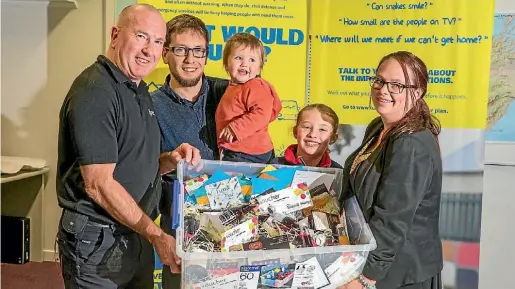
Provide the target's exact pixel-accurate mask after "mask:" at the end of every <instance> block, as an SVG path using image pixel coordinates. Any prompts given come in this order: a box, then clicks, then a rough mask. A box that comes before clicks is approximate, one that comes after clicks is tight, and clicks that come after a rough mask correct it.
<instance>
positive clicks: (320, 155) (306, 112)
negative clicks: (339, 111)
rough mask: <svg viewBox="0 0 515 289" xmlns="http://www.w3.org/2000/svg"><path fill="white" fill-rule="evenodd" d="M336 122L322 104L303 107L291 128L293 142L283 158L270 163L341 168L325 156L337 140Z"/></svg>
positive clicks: (328, 108)
mask: <svg viewBox="0 0 515 289" xmlns="http://www.w3.org/2000/svg"><path fill="white" fill-rule="evenodd" d="M338 123H339V119H338V115H336V112H334V110H333V109H332V108H330V107H329V106H327V105H325V104H319V103H316V104H310V105H308V106H306V107H304V108H303V109H302V110H301V111H300V112H299V114H298V115H297V123H296V125H295V127H294V128H293V136H294V137H295V138H296V139H297V143H296V144H292V145H290V146H289V147H288V148H287V149H286V150H285V152H284V156H283V157H279V158H275V159H273V160H272V161H271V163H272V164H282V165H306V166H310V167H329V168H338V169H341V168H342V166H341V165H340V164H338V163H337V162H335V161H333V160H331V157H330V156H329V145H330V144H333V143H334V142H335V141H336V140H337V139H338V134H337V132H338Z"/></svg>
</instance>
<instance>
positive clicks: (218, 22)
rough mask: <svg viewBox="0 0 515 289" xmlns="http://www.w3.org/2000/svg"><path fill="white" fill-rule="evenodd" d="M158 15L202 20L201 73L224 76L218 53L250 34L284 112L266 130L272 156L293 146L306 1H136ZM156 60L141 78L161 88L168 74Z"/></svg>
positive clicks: (303, 66) (302, 92)
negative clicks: (205, 35)
mask: <svg viewBox="0 0 515 289" xmlns="http://www.w3.org/2000/svg"><path fill="white" fill-rule="evenodd" d="M138 3H147V4H151V5H153V6H154V7H156V8H157V9H159V11H161V13H162V15H163V16H164V18H165V20H166V21H168V20H170V19H172V18H173V17H174V16H176V15H179V14H184V13H186V14H191V15H195V16H197V17H199V18H200V19H202V20H203V21H204V22H205V23H206V26H207V28H208V31H209V36H210V42H209V55H208V62H207V65H206V69H205V74H206V75H209V76H216V77H222V78H228V75H227V73H226V72H225V70H224V68H223V65H222V51H223V47H224V44H225V42H226V41H227V39H228V38H229V37H230V36H231V35H233V34H234V33H237V32H247V33H251V34H253V35H255V36H256V37H258V38H259V39H261V41H262V42H263V44H264V46H265V51H266V53H267V56H266V62H265V65H264V67H263V71H262V74H261V76H262V77H263V78H264V79H266V80H267V81H269V82H270V83H271V84H272V85H273V86H274V87H275V89H276V90H277V93H278V94H279V97H280V99H281V102H282V105H283V109H282V111H281V114H280V115H279V117H278V119H277V120H276V121H274V122H273V123H272V124H271V126H270V128H269V129H270V132H271V135H272V140H273V142H274V146H275V149H276V153H279V154H280V153H281V152H282V151H283V150H284V149H285V148H286V147H287V146H288V145H289V144H291V143H294V142H295V140H294V139H293V136H292V128H293V126H294V124H295V123H294V120H295V118H296V115H297V112H298V110H299V109H300V108H302V107H303V106H304V105H305V100H306V71H307V38H308V36H307V26H308V23H307V18H308V12H307V2H306V0H295V1H291V0H290V1H288V0H281V1H276V0H246V1H241V0H223V1H220V0H207V1H206V0H204V1H201V0H196V1H183V0H168V1H165V0H139V1H138ZM168 73H169V72H168V67H167V66H165V65H164V63H163V62H162V60H161V62H160V63H159V64H158V66H157V68H156V69H155V71H154V72H153V73H152V74H151V75H150V76H149V77H148V78H147V79H146V81H147V83H151V82H154V83H155V84H157V85H160V84H162V83H163V82H164V80H165V77H166V75H168Z"/></svg>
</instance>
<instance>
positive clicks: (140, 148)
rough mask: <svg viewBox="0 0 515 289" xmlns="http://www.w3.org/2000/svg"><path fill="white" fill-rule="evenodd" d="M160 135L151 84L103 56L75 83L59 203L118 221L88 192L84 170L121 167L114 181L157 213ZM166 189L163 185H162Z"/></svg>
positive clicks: (66, 108) (62, 126) (65, 123)
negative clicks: (131, 76)
mask: <svg viewBox="0 0 515 289" xmlns="http://www.w3.org/2000/svg"><path fill="white" fill-rule="evenodd" d="M159 153H160V133H159V126H158V124H157V120H156V117H155V113H154V107H153V103H152V100H151V98H150V94H149V92H148V87H147V85H146V84H145V83H144V82H143V81H141V82H140V84H139V86H136V84H135V83H134V82H132V81H130V80H129V79H128V78H127V77H126V76H125V75H124V74H123V73H122V72H121V71H120V70H119V69H118V68H117V67H116V66H115V65H114V64H113V63H112V62H111V61H109V59H107V58H106V57H105V56H99V57H98V58H97V61H96V62H95V63H94V64H93V65H91V66H90V67H88V68H86V69H85V70H84V71H83V72H82V73H81V74H80V75H79V76H78V77H77V78H76V79H75V81H74V82H73V84H72V86H71V88H70V91H69V92H68V94H67V95H66V98H65V99H64V102H63V105H62V107H61V112H60V116H59V143H58V160H57V199H58V202H59V205H60V206H61V207H62V208H65V209H70V210H73V211H76V212H79V213H82V214H85V215H88V216H90V217H93V218H94V219H97V221H102V222H107V223H116V222H115V221H114V219H113V218H112V217H111V216H110V215H109V214H108V213H107V212H105V210H104V209H102V208H101V207H100V206H99V205H97V204H96V203H95V202H94V201H93V200H92V199H91V198H90V197H89V196H88V195H87V193H86V191H85V189H84V180H83V178H82V175H81V173H80V166H83V165H89V164H106V163H116V167H115V170H114V179H115V180H116V181H118V182H119V183H120V184H121V185H122V186H123V187H124V188H125V189H126V190H127V192H129V194H130V195H131V196H132V197H133V198H134V200H135V201H136V202H137V203H138V204H139V205H140V207H141V208H142V209H143V210H144V211H145V212H146V213H147V214H149V215H150V214H151V213H152V211H154V210H155V209H156V206H157V202H158V200H159V194H160V192H159V191H158V189H155V188H156V186H158V185H159V183H158V182H159V181H160V176H159ZM158 187H160V186H158Z"/></svg>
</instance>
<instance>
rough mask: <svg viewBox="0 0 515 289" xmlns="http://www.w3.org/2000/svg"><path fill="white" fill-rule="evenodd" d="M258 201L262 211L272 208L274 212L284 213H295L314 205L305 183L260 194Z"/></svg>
mask: <svg viewBox="0 0 515 289" xmlns="http://www.w3.org/2000/svg"><path fill="white" fill-rule="evenodd" d="M257 201H258V202H259V210H260V211H261V212H268V209H271V210H272V211H273V212H281V213H282V214H289V213H293V212H295V211H299V210H302V209H304V208H307V207H310V206H312V205H313V203H312V202H311V196H310V194H309V191H308V189H307V186H306V185H305V184H299V185H297V186H295V187H288V188H286V189H283V190H280V191H277V192H274V193H271V194H268V195H265V196H259V197H257Z"/></svg>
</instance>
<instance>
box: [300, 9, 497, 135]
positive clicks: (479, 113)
mask: <svg viewBox="0 0 515 289" xmlns="http://www.w3.org/2000/svg"><path fill="white" fill-rule="evenodd" d="M493 13H494V1H484V0H453V1H447V0H440V1H437V0H434V1H427V2H426V1H413V0H406V1H401V2H398V1H397V2H396V1H391V0H390V1H385V0H375V1H350V0H347V1H342V0H316V1H313V5H312V6H311V25H312V26H311V28H312V29H311V33H312V36H311V61H310V71H311V72H310V85H309V92H308V93H309V103H317V102H322V103H325V104H328V105H330V106H331V107H333V109H335V110H336V112H337V113H338V116H339V117H340V120H341V122H342V123H347V124H358V125H359V124H368V123H369V122H370V120H371V119H372V118H374V117H376V116H377V113H376V111H375V110H374V108H373V107H370V106H369V95H370V86H369V82H368V78H369V77H370V76H373V75H375V69H376V65H377V64H378V63H379V61H380V60H381V58H382V57H383V56H385V55H387V54H389V53H391V52H395V51H399V50H407V51H410V52H412V53H414V54H415V55H417V56H418V57H419V58H421V59H422V60H423V61H424V62H425V63H426V65H427V67H428V72H429V86H428V91H427V95H426V96H425V99H426V101H427V103H428V105H429V107H430V109H431V111H432V113H433V114H434V115H435V116H436V117H437V118H438V119H439V120H440V122H441V124H442V127H444V128H484V127H485V124H486V103H487V100H488V79H489V71H490V70H489V68H490V51H491V45H492V32H493V21H492V15H493Z"/></svg>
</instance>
